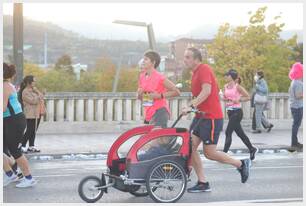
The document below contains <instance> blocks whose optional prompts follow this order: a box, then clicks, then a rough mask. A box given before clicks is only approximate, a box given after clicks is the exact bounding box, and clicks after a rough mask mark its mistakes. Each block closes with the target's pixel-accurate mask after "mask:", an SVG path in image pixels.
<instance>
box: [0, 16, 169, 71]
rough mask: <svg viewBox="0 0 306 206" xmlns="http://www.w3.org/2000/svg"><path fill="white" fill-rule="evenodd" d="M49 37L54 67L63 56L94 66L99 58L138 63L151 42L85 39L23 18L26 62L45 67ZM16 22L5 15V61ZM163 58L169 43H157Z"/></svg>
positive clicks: (10, 47)
mask: <svg viewBox="0 0 306 206" xmlns="http://www.w3.org/2000/svg"><path fill="white" fill-rule="evenodd" d="M45 33H46V34H47V42H48V50H47V51H48V63H49V64H54V63H55V62H56V60H57V59H58V58H59V57H60V56H61V55H63V54H68V55H70V56H71V57H72V61H73V63H81V64H87V65H89V67H93V66H94V65H95V62H96V60H97V58H100V57H109V58H111V59H112V60H113V62H114V63H117V61H118V60H119V58H120V56H121V55H122V56H124V57H123V64H127V63H128V62H129V64H137V62H138V61H139V59H140V58H141V57H142V54H143V52H144V51H146V50H147V49H148V43H147V42H143V41H126V40H124V41H120V40H97V39H89V38H85V37H83V36H81V35H79V34H77V33H74V32H72V31H68V30H65V29H63V28H61V27H59V26H57V25H55V24H52V23H43V22H38V21H33V20H30V19H27V18H24V45H25V46H26V48H27V49H25V51H24V58H25V60H27V61H30V62H33V63H37V64H42V63H43V61H44V60H43V58H44V39H45ZM12 41H13V19H12V16H7V15H5V16H3V45H4V54H3V55H4V60H8V59H9V55H12ZM157 48H158V51H159V52H160V53H161V54H162V55H166V54H167V53H168V44H167V43H158V45H157Z"/></svg>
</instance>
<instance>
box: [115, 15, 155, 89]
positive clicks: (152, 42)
mask: <svg viewBox="0 0 306 206" xmlns="http://www.w3.org/2000/svg"><path fill="white" fill-rule="evenodd" d="M113 23H115V24H124V25H131V26H141V27H146V28H147V32H148V40H149V46H150V49H151V50H156V41H155V36H154V31H153V25H152V23H149V24H147V23H145V22H138V21H125V20H115V21H113ZM122 58H123V55H121V56H120V59H119V62H118V65H117V69H116V75H115V79H114V83H113V90H112V91H113V92H116V91H117V87H118V81H119V76H120V70H121V61H122Z"/></svg>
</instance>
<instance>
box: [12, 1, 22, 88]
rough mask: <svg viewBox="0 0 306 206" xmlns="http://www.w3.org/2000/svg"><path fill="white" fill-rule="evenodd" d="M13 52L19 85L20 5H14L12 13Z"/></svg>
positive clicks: (20, 69) (20, 54)
mask: <svg viewBox="0 0 306 206" xmlns="http://www.w3.org/2000/svg"><path fill="white" fill-rule="evenodd" d="M13 27H14V28H13V50H14V64H15V66H16V70H17V78H16V81H15V84H16V85H20V83H21V82H22V79H23V6H22V3H14V11H13Z"/></svg>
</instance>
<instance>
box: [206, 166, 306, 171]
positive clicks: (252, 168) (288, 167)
mask: <svg viewBox="0 0 306 206" xmlns="http://www.w3.org/2000/svg"><path fill="white" fill-rule="evenodd" d="M204 168H205V167H204ZM292 168H303V166H302V165H301V166H298V165H297V166H281V167H251V170H254V169H292ZM210 169H211V170H220V171H222V170H234V169H236V168H222V169H212V168H210Z"/></svg>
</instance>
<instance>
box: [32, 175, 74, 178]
mask: <svg viewBox="0 0 306 206" xmlns="http://www.w3.org/2000/svg"><path fill="white" fill-rule="evenodd" d="M74 175H78V174H58V175H56V174H55V175H37V176H34V177H39V178H41V177H69V176H74Z"/></svg>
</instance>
